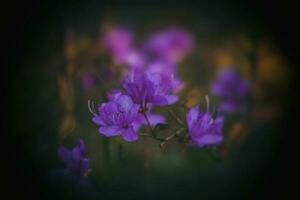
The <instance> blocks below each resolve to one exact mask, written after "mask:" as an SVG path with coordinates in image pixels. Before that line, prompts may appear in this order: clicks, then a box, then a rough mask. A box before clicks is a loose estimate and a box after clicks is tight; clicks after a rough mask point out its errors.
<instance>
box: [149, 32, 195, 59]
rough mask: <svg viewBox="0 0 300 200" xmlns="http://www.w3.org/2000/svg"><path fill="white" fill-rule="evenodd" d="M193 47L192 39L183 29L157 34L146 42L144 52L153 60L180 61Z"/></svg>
mask: <svg viewBox="0 0 300 200" xmlns="http://www.w3.org/2000/svg"><path fill="white" fill-rule="evenodd" d="M192 47H193V39H192V37H191V36H190V35H189V34H188V33H187V32H186V31H185V30H183V29H181V28H168V29H165V30H163V31H160V32H156V33H154V34H153V35H151V36H150V37H149V39H148V40H147V41H146V43H145V46H144V48H143V49H144V50H145V52H146V54H148V55H150V58H151V59H153V58H154V59H166V60H170V61H174V62H177V61H180V60H181V59H182V58H183V57H184V56H185V55H186V54H187V53H188V52H190V50H191V49H192Z"/></svg>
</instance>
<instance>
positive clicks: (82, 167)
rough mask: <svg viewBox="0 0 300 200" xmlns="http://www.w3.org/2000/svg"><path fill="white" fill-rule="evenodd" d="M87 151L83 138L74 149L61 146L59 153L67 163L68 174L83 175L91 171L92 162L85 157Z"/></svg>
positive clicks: (66, 170)
mask: <svg viewBox="0 0 300 200" xmlns="http://www.w3.org/2000/svg"><path fill="white" fill-rule="evenodd" d="M85 153H86V150H85V145H84V142H83V140H82V139H80V140H79V142H78V144H77V145H76V146H75V147H74V148H73V149H72V150H69V149H66V148H65V147H63V146H61V147H59V149H58V155H59V157H60V159H61V160H62V161H64V163H65V166H66V168H65V173H66V175H74V176H83V175H85V174H86V173H87V172H88V171H89V169H90V164H89V160H88V159H87V158H85Z"/></svg>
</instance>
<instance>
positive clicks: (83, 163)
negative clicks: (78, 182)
mask: <svg viewBox="0 0 300 200" xmlns="http://www.w3.org/2000/svg"><path fill="white" fill-rule="evenodd" d="M89 169H90V162H89V159H87V158H84V159H83V160H82V161H81V172H82V174H84V173H85V172H87V171H88V170H89Z"/></svg>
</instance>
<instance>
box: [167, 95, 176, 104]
mask: <svg viewBox="0 0 300 200" xmlns="http://www.w3.org/2000/svg"><path fill="white" fill-rule="evenodd" d="M166 99H167V101H168V105H171V104H173V103H176V102H177V101H178V96H176V95H167V96H166Z"/></svg>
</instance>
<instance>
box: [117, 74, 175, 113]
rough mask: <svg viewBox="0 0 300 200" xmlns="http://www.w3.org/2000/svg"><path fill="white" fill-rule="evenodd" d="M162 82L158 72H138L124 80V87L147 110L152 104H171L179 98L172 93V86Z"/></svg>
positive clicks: (143, 109) (134, 100)
mask: <svg viewBox="0 0 300 200" xmlns="http://www.w3.org/2000/svg"><path fill="white" fill-rule="evenodd" d="M161 83H162V79H161V76H160V75H159V74H157V73H139V74H137V73H136V74H132V75H131V76H129V77H127V78H126V79H125V80H124V82H123V87H124V88H125V90H126V92H127V94H128V95H129V96H131V98H132V100H133V102H134V103H136V104H138V105H140V106H141V110H142V111H143V112H145V111H147V110H148V109H149V106H151V105H159V106H163V105H170V104H173V103H175V102H176V101H177V100H178V97H177V96H175V95H172V86H171V85H170V84H161Z"/></svg>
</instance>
